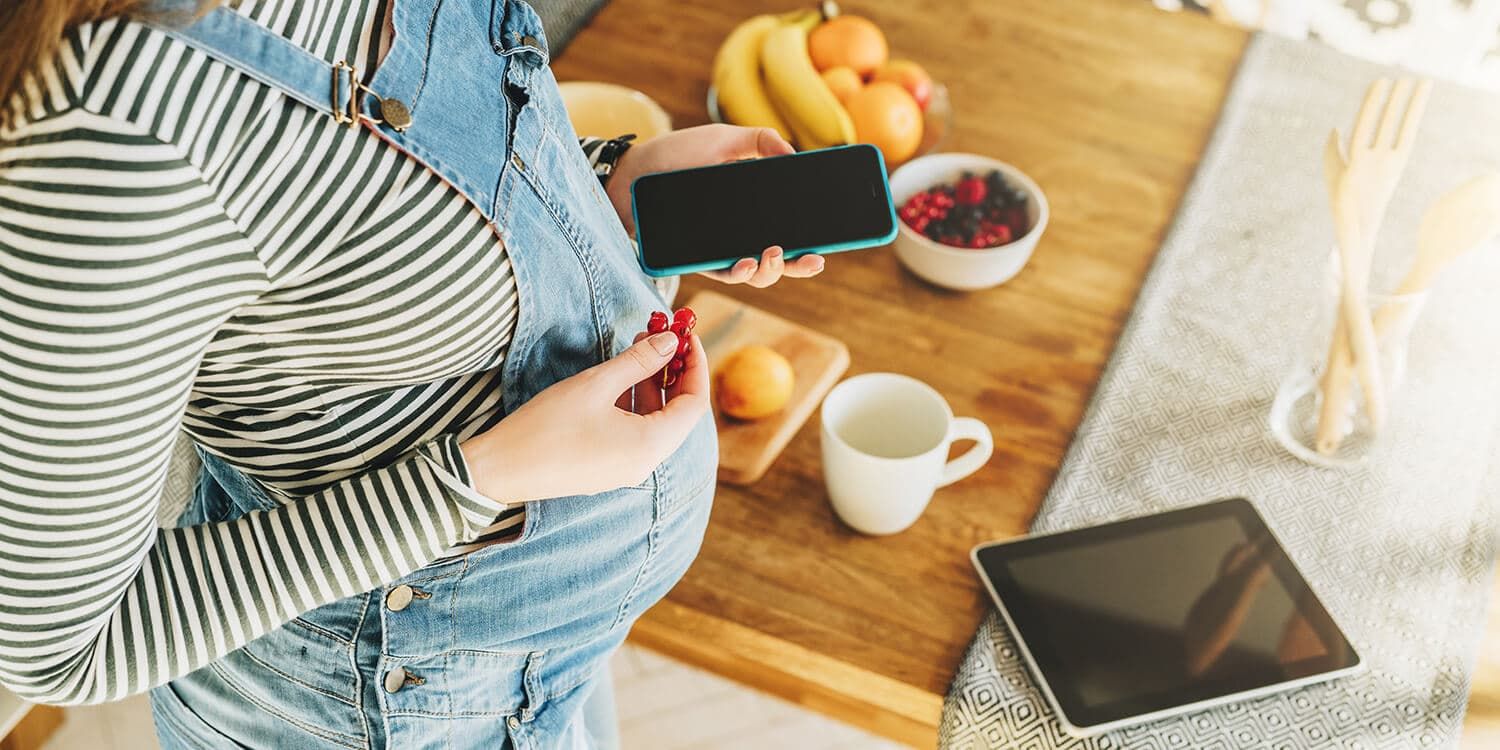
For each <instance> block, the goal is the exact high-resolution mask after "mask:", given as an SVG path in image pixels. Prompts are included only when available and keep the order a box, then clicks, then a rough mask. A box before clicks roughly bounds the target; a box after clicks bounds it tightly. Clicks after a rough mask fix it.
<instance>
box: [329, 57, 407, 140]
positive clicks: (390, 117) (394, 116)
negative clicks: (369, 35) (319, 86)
mask: <svg viewBox="0 0 1500 750" xmlns="http://www.w3.org/2000/svg"><path fill="white" fill-rule="evenodd" d="M341 72H342V73H344V74H346V75H347V76H348V77H349V92H348V94H347V95H346V96H344V97H340V96H339V73H341ZM361 92H363V93H366V94H369V95H370V96H373V97H375V101H377V102H380V117H375V116H373V115H367V114H365V113H363V112H361V111H360V110H359V95H360V93H361ZM330 96H331V100H332V105H333V121H334V122H336V123H339V124H340V125H345V124H347V125H348V126H349V127H351V128H355V127H359V121H360V119H365V120H368V121H369V122H371V123H372V124H375V125H380V124H382V123H383V124H386V125H390V126H391V128H392V129H394V130H395V131H396V132H398V133H400V132H402V131H404V130H406V129H407V128H409V127H411V110H409V109H407V108H406V105H405V104H403V103H402V102H401V100H399V99H391V98H387V97H383V96H381V95H379V94H377V93H375V92H374V91H373V90H371V89H370V87H369V86H366V85H364V84H363V83H360V81H359V71H358V70H357V69H356V68H355V67H354V66H353V65H350V64H349V63H348V62H347V61H344V60H339V61H338V62H336V63H334V64H333V90H332V94H331V95H330ZM341 99H342V101H341Z"/></svg>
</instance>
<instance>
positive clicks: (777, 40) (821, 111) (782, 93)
mask: <svg viewBox="0 0 1500 750" xmlns="http://www.w3.org/2000/svg"><path fill="white" fill-rule="evenodd" d="M821 20H822V14H820V13H818V12H817V11H810V12H805V13H799V14H797V15H796V16H794V17H792V18H791V19H790V20H784V21H783V23H782V24H781V25H779V26H777V27H776V28H774V29H772V30H771V31H770V32H769V33H767V34H766V37H765V40H764V41H763V42H762V43H761V46H760V64H761V70H762V72H763V73H764V75H765V81H766V90H767V91H768V92H769V93H770V95H771V100H772V102H774V103H775V105H776V110H777V111H778V112H780V113H781V116H782V117H784V118H785V119H786V121H787V124H788V125H789V126H790V127H791V129H792V133H793V134H794V135H796V136H797V145H799V146H801V147H802V148H803V149H811V148H823V147H825V146H836V145H842V144H846V143H853V142H854V141H855V135H854V123H853V121H851V120H850V119H849V113H848V112H847V111H845V110H844V105H842V104H840V103H839V100H838V98H837V97H835V96H834V95H833V91H831V90H830V89H829V88H828V84H826V83H824V82H823V77H822V76H820V75H818V69H817V68H814V67H813V63H812V58H811V57H809V56H808V54H807V32H808V31H809V30H811V29H812V28H813V27H814V26H816V25H818V23H819V22H820V21H821Z"/></svg>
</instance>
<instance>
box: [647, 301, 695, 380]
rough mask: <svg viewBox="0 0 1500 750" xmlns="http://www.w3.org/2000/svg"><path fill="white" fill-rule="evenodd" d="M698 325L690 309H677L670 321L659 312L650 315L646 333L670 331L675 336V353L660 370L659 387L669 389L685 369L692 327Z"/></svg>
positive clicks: (691, 341)
mask: <svg viewBox="0 0 1500 750" xmlns="http://www.w3.org/2000/svg"><path fill="white" fill-rule="evenodd" d="M697 325H698V315H697V314H696V313H694V312H693V309H692V308H691V307H682V308H678V309H677V311H676V312H674V313H672V319H671V321H670V322H669V321H668V320H667V314H666V313H664V312H661V311H660V310H658V311H656V312H653V313H651V320H650V321H648V322H647V323H646V333H649V334H657V333H661V332H662V331H671V332H672V333H674V334H677V352H676V353H675V354H673V355H672V361H670V362H668V363H667V366H666V367H663V368H661V387H663V388H670V387H672V385H673V384H674V383H676V382H677V376H678V375H681V374H682V371H683V370H685V369H687V355H688V354H689V353H690V352H692V351H693V337H692V333H693V327H694V326H697Z"/></svg>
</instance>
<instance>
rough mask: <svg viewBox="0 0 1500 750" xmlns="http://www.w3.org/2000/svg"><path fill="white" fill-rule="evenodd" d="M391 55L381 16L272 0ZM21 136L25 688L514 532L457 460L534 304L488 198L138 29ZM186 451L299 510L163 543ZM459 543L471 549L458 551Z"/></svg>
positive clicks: (6, 492) (19, 503)
mask: <svg viewBox="0 0 1500 750" xmlns="http://www.w3.org/2000/svg"><path fill="white" fill-rule="evenodd" d="M236 10H237V11H238V12H240V13H242V14H244V15H246V16H248V17H249V18H251V19H252V20H255V21H256V22H258V23H261V24H263V25H265V26H267V27H269V28H271V29H272V30H274V31H276V32H277V33H279V34H281V35H283V36H285V37H287V38H289V39H291V40H292V41H294V42H296V43H297V44H299V45H301V46H303V47H304V48H306V49H308V50H311V51H312V52H313V53H314V54H317V55H319V56H321V57H323V58H324V59H327V60H330V61H334V60H340V59H344V60H348V61H350V62H351V63H353V64H354V65H355V66H356V67H358V68H359V69H361V70H366V69H368V68H369V67H370V66H369V65H368V63H369V61H370V60H372V59H374V56H375V55H376V54H377V52H378V48H379V46H380V36H381V34H380V30H381V29H382V28H384V27H385V23H384V19H383V18H382V14H383V13H384V12H385V11H384V3H382V2H374V1H373V0H371V1H367V2H366V1H353V2H351V1H350V0H245V1H244V2H242V3H241V4H239V5H238V6H237V7H236ZM9 106H11V107H12V108H13V109H12V112H13V113H14V116H13V117H12V118H11V122H10V125H9V126H8V127H7V128H6V129H5V130H4V131H0V364H3V371H0V682H3V683H4V684H5V685H7V686H9V687H10V688H12V689H13V690H15V691H16V692H17V693H19V694H21V695H23V696H25V697H27V698H30V699H33V700H38V701H46V702H51V703H63V704H70V703H84V702H98V701H106V700H114V699H118V698H120V697H122V696H125V695H127V694H130V693H136V692H140V691H143V690H145V689H147V688H149V687H151V686H153V685H157V684H160V683H162V682H164V681H166V680H169V679H171V678H173V677H176V676H179V675H182V674H185V673H187V672H189V671H191V670H193V669H196V668H198V667H200V666H203V665H204V664H207V663H208V662H210V661H212V660H213V659H215V658H217V657H219V656H221V655H223V654H225V653H228V652H229V651H232V650H234V649H235V648H238V647H239V646H241V645H243V644H245V643H247V642H248V641H250V640H252V639H254V638H255V637H257V636H259V635H261V634H263V633H266V632H268V631H270V630H272V629H274V628H276V627H279V626H280V625H281V624H283V623H284V622H286V621H287V620H289V619H291V618H292V617H295V616H296V615H298V614H300V613H302V612H305V611H307V610H309V609H312V608H314V607H317V606H320V605H322V604H325V603H328V602H331V601H334V600H337V599H340V598H343V597H347V596H351V595H354V594H357V593H360V592H364V591H368V590H370V589H372V588H375V587H378V586H381V585H383V584H385V583H386V582H389V581H391V580H393V579H395V578H397V577H400V576H401V575H404V574H406V573H408V572H410V571H412V570H415V569H417V568H419V567H421V566H422V565H425V564H427V563H429V562H431V561H433V560H434V559H437V558H439V557H440V556H443V555H445V554H449V553H451V552H453V548H452V546H451V545H454V544H455V543H462V542H466V541H474V540H476V539H480V538H490V537H495V536H499V535H504V534H509V533H513V532H514V531H515V530H516V528H517V527H518V526H519V523H520V520H521V514H520V508H511V509H506V508H504V507H503V506H501V505H499V504H498V503H494V502H491V501H488V500H486V499H485V498H483V497H480V496H479V495H478V494H477V493H475V492H473V490H472V482H471V481H470V478H469V476H468V473H467V468H466V467H465V465H464V461H463V457H462V454H461V453H460V452H459V449H458V444H459V442H460V441H462V440H463V439H465V438H467V437H469V436H471V435H474V434H476V433H478V432H480V431H482V430H484V429H486V428H488V427H489V426H491V425H493V424H494V423H495V422H496V421H498V420H499V418H500V417H501V416H503V414H502V411H501V404H500V391H501V389H500V387H499V382H498V381H499V378H500V365H501V364H502V362H503V361H504V358H505V356H506V351H507V346H508V344H509V342H510V336H511V332H512V329H513V327H514V321H515V314H516V285H515V280H514V278H513V276H512V275H511V268H510V264H509V262H508V259H507V256H506V252H505V248H504V247H503V246H502V245H501V243H500V241H499V239H498V235H497V233H496V232H495V231H494V229H493V227H491V226H489V225H488V224H487V223H486V221H485V219H484V217H483V216H482V215H481V214H480V213H479V212H478V211H477V210H476V209H475V208H473V207H472V206H471V205H470V204H469V203H467V202H466V201H465V199H464V198H463V196H462V195H460V194H459V193H457V192H456V191H455V190H453V189H452V188H451V187H449V186H448V185H446V184H445V183H444V182H442V181H441V180H440V179H439V178H438V177H436V176H435V175H434V174H433V173H431V172H430V171H428V170H426V169H424V168H423V167H422V166H421V165H420V164H418V163H416V162H414V161H412V160H411V159H409V158H406V157H405V156H403V155H402V154H401V153H399V152H398V151H396V150H395V149H393V148H391V147H389V146H387V145H385V144H384V143H382V142H381V141H380V140H379V139H378V138H376V137H375V136H374V135H373V134H371V133H370V132H368V131H367V130H364V129H356V130H351V129H349V128H347V127H344V126H339V125H337V124H335V123H334V122H333V121H332V119H331V118H329V117H327V116H325V115H322V114H319V113H317V112H315V111H313V110H312V109H310V108H308V107H305V106H302V105H300V104H297V103H295V102H294V101H292V100H290V99H288V98H287V97H285V96H284V95H282V94H281V93H280V92H279V91H277V90H275V89H272V88H269V87H267V86H265V85H262V84H260V83H258V82H256V81H254V80H252V79H251V78H249V77H247V76H245V75H243V74H241V73H239V72H237V71H236V70H234V69H232V68H230V67H228V66H226V65H223V64H221V63H218V62H216V61H214V60H212V59H210V58H209V57H208V56H207V55H205V54H203V53H201V52H198V51H196V50H194V49H191V48H189V47H188V46H186V45H185V44H183V43H181V42H178V41H176V40H173V39H171V38H169V37H167V36H166V35H164V34H162V33H161V32H159V31H157V30H154V29H151V28H149V27H147V26H144V25H141V24H139V23H136V22H130V21H119V20H111V21H104V22H99V23H93V24H87V25H84V26H81V27H79V28H77V29H76V30H74V31H73V32H71V33H70V35H69V36H68V38H67V39H65V40H64V45H63V48H62V50H61V51H60V54H59V56H58V60H57V64H56V66H55V68H52V69H48V70H46V71H44V72H43V73H42V74H40V75H39V76H37V78H36V79H35V80H33V81H31V82H29V84H28V85H27V86H26V87H25V89H24V90H23V91H22V93H21V94H20V95H18V96H17V97H16V98H15V99H14V100H13V101H11V102H10V103H9ZM179 430H181V431H185V432H186V433H187V434H188V435H189V436H190V437H191V438H192V439H193V440H194V441H196V442H197V443H198V444H199V445H200V446H202V447H203V448H204V449H205V450H207V451H209V452H211V453H213V454H215V455H217V456H219V457H222V458H223V459H225V460H226V461H228V462H229V463H231V464H233V465H234V466H236V467H238V468H239V469H241V470H242V471H243V472H245V473H246V474H248V475H249V476H251V477H253V478H254V479H256V480H258V482H259V483H260V484H261V485H263V486H264V487H265V488H266V490H267V492H268V494H269V495H270V496H271V497H272V498H273V499H274V500H275V501H277V502H278V503H279V505H278V507H276V508H275V509H274V510H270V511H267V512H262V513H252V514H251V515H249V516H246V517H245V518H242V519H239V520H236V521H233V522H226V523H217V524H209V525H205V526H199V527H193V528H183V529H158V528H156V524H155V523H154V511H155V509H156V507H157V506H158V504H159V503H160V501H161V497H160V496H161V492H162V486H163V482H164V479H165V476H166V472H167V468H168V462H169V456H170V454H171V452H172V445H173V442H174V439H175V437H176V436H177V434H178V432H179ZM460 549H462V548H460Z"/></svg>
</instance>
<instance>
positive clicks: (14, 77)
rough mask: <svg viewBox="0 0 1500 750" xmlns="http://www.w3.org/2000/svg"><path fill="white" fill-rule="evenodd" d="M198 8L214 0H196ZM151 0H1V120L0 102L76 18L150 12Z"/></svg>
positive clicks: (0, 117)
mask: <svg viewBox="0 0 1500 750" xmlns="http://www.w3.org/2000/svg"><path fill="white" fill-rule="evenodd" d="M195 3H196V5H197V12H198V13H199V14H201V13H204V12H207V11H208V9H209V8H212V7H213V6H214V5H217V4H218V0H195ZM151 5H152V3H151V0H0V50H4V52H3V53H0V126H3V125H5V124H6V119H7V118H9V117H10V107H9V106H5V105H6V104H7V103H8V102H10V101H11V98H12V97H13V96H15V94H16V92H18V91H20V89H21V86H23V85H24V84H25V81H26V78H27V76H29V75H30V74H32V73H33V72H34V71H36V70H38V69H40V68H41V67H42V66H43V65H49V64H51V62H52V57H53V55H55V54H57V45H58V44H59V43H60V42H61V41H62V38H63V35H64V34H66V33H67V32H68V30H69V29H71V28H73V27H74V26H77V25H78V24H82V23H88V22H90V21H98V20H101V19H105V18H112V17H114V16H130V15H137V16H147V15H155V14H154V13H153V11H152V9H151Z"/></svg>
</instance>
